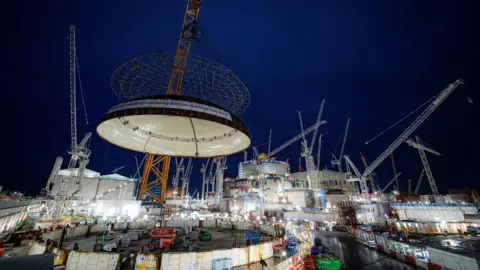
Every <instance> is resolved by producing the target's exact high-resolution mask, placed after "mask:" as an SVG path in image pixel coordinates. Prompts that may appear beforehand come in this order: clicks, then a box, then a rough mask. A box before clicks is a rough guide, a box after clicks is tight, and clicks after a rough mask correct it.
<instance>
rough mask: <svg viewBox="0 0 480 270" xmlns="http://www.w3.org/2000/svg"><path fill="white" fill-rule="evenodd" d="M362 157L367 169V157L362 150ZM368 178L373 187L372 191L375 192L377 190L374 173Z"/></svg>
mask: <svg viewBox="0 0 480 270" xmlns="http://www.w3.org/2000/svg"><path fill="white" fill-rule="evenodd" d="M360 158H361V159H362V163H363V166H365V169H366V168H368V163H367V159H366V158H365V156H364V155H363V153H362V152H360ZM368 180H370V186H371V187H372V191H373V192H375V191H376V187H375V180H374V179H373V175H372V174H369V175H368Z"/></svg>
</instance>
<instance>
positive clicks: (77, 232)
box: [42, 221, 198, 241]
mask: <svg viewBox="0 0 480 270" xmlns="http://www.w3.org/2000/svg"><path fill="white" fill-rule="evenodd" d="M197 222H198V221H197ZM88 227H90V234H91V235H95V234H100V233H103V232H104V231H108V226H107V225H106V224H96V225H89V226H78V227H72V228H67V239H71V238H76V237H84V236H86V235H87V233H88ZM154 227H155V222H154V221H146V222H117V223H114V224H113V231H123V230H126V229H127V228H128V230H150V229H152V228H154ZM42 236H43V239H44V240H45V241H46V240H47V239H51V240H56V241H58V240H60V237H61V236H62V230H61V229H59V230H55V231H53V232H47V233H43V234H42Z"/></svg>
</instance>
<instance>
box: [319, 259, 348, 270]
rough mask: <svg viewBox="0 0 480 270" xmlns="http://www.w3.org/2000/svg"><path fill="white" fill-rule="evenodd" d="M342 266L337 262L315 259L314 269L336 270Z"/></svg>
mask: <svg viewBox="0 0 480 270" xmlns="http://www.w3.org/2000/svg"><path fill="white" fill-rule="evenodd" d="M341 266H342V262H341V261H339V260H330V259H321V258H315V269H321V270H338V269H340V267H341Z"/></svg>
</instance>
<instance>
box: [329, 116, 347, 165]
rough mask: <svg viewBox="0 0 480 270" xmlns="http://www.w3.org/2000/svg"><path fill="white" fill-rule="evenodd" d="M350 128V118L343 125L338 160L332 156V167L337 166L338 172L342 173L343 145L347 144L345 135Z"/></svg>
mask: <svg viewBox="0 0 480 270" xmlns="http://www.w3.org/2000/svg"><path fill="white" fill-rule="evenodd" d="M349 126H350V117H349V118H348V119H347V124H346V125H345V131H344V132H343V140H342V147H341V148H340V156H338V158H336V157H335V155H334V154H332V158H333V160H332V162H331V163H332V165H337V167H338V171H339V172H343V169H342V159H343V152H344V150H345V143H346V142H347V135H348V128H349Z"/></svg>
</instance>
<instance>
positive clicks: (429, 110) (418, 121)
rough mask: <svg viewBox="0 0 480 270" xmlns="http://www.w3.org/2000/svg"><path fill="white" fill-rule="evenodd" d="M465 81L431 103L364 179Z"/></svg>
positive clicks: (445, 90)
mask: <svg viewBox="0 0 480 270" xmlns="http://www.w3.org/2000/svg"><path fill="white" fill-rule="evenodd" d="M463 83H464V80H463V79H458V80H456V81H454V82H452V83H451V84H449V85H448V86H447V88H445V89H444V90H443V91H442V92H440V94H439V95H438V96H437V97H436V98H435V99H434V100H433V101H432V103H430V105H429V106H428V107H427V108H426V109H425V110H424V111H423V112H422V113H421V114H420V115H419V116H418V117H417V119H415V121H413V123H412V124H410V126H409V127H408V128H407V129H405V131H403V132H402V134H400V136H399V137H398V138H397V139H396V140H395V141H394V142H393V143H392V144H391V145H390V146H389V147H388V148H387V149H386V150H385V151H384V152H383V153H382V154H381V155H380V156H379V157H378V158H377V159H376V160H375V161H373V162H372V164H370V166H368V168H367V169H365V172H364V173H363V175H362V178H366V177H367V176H368V175H369V174H371V173H372V172H373V170H375V168H377V167H378V165H380V164H381V163H382V162H383V161H384V160H385V159H386V158H387V157H388V156H390V154H391V153H392V152H393V151H394V150H395V149H397V147H398V146H399V145H400V144H402V143H403V142H404V141H405V140H406V139H407V138H408V136H410V135H411V134H412V133H413V132H414V131H415V130H416V129H417V128H418V126H420V124H422V123H423V121H425V119H427V118H428V117H429V116H430V115H431V114H432V113H433V112H434V111H435V109H437V107H438V106H439V105H440V104H442V102H443V101H444V100H445V99H446V98H447V97H448V96H449V95H450V94H451V93H452V92H453V91H454V90H455V89H456V88H457V87H458V86H459V85H460V84H463Z"/></svg>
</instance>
